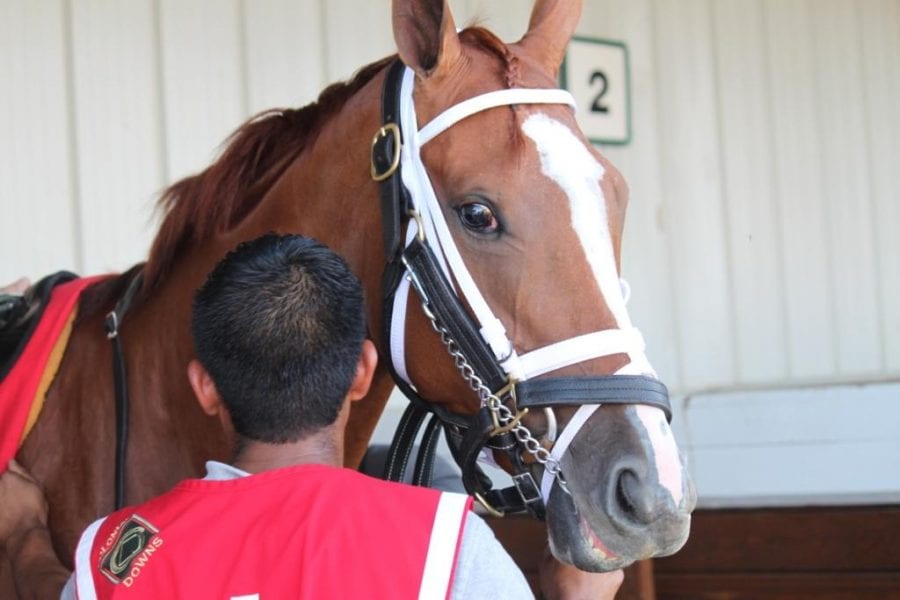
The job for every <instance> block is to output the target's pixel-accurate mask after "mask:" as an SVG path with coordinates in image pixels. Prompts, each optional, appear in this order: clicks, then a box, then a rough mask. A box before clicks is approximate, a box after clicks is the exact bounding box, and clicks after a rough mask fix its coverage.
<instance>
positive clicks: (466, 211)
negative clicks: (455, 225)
mask: <svg viewBox="0 0 900 600" xmlns="http://www.w3.org/2000/svg"><path fill="white" fill-rule="evenodd" d="M458 212H459V220H460V221H461V222H462V224H463V226H464V227H465V228H466V229H469V230H470V231H474V232H475V233H496V232H497V231H498V230H499V229H500V223H499V222H498V221H497V217H495V216H494V211H493V210H491V208H490V207H489V206H487V205H485V204H480V203H477V202H472V203H470V204H463V205H462V206H460V207H459V209H458Z"/></svg>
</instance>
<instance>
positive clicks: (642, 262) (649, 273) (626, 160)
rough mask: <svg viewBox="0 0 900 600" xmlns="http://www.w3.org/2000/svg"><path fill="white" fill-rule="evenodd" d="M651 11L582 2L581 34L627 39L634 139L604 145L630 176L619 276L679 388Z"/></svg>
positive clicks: (653, 351)
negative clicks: (663, 202)
mask: <svg viewBox="0 0 900 600" xmlns="http://www.w3.org/2000/svg"><path fill="white" fill-rule="evenodd" d="M652 25H653V13H652V10H651V4H650V2H649V1H647V0H641V1H634V0H617V1H615V2H604V3H599V2H591V3H588V4H587V5H586V6H585V11H584V16H583V17H582V20H581V25H580V26H579V30H578V31H579V33H582V34H583V35H586V36H592V37H601V38H607V39H612V40H627V41H628V51H629V56H630V63H631V81H632V90H631V110H632V123H633V131H632V140H631V143H630V144H628V145H627V146H603V147H601V148H600V151H601V152H602V153H603V154H604V155H606V157H607V158H609V159H610V160H611V161H612V162H613V163H614V164H615V165H616V167H618V169H619V170H620V171H621V172H622V174H623V175H624V177H625V179H626V180H627V181H628V186H629V188H630V192H631V193H630V198H631V199H630V201H629V205H628V213H627V216H626V218H625V235H624V239H623V242H622V275H623V276H624V277H625V279H627V280H628V282H629V284H630V285H631V291H632V293H631V301H630V303H629V307H628V310H629V313H630V315H631V318H632V320H633V322H634V323H635V325H636V326H637V327H638V328H640V330H641V331H642V333H643V334H644V338H645V339H646V341H647V355H648V356H649V357H650V360H651V362H652V364H653V367H654V368H655V369H656V371H657V373H658V374H659V376H660V378H661V379H662V380H663V381H665V383H666V385H668V386H669V388H670V389H672V390H677V389H680V388H681V387H682V381H681V373H680V372H679V369H678V337H677V330H676V327H675V312H674V307H673V304H672V296H673V292H672V289H673V288H672V286H673V281H672V273H671V266H670V262H669V255H668V250H667V239H666V238H667V236H668V235H671V234H672V232H671V231H667V230H666V228H665V223H664V221H663V218H662V200H663V194H664V192H663V183H662V178H661V174H660V170H661V165H660V164H659V156H660V146H661V144H662V143H663V141H662V140H661V139H660V132H659V130H658V129H657V128H656V127H655V126H654V124H655V123H657V122H658V119H659V114H658V107H657V105H656V102H655V100H656V97H657V94H658V93H659V91H658V90H657V85H658V82H657V77H656V63H655V56H654V40H653V26H652Z"/></svg>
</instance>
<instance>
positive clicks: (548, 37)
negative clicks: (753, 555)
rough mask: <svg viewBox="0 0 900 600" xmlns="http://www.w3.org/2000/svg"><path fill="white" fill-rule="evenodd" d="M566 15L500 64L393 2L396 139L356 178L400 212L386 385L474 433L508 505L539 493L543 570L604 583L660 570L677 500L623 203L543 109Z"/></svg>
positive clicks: (427, 14)
mask: <svg viewBox="0 0 900 600" xmlns="http://www.w3.org/2000/svg"><path fill="white" fill-rule="evenodd" d="M580 12H581V3H580V2H573V1H568V0H538V2H537V3H536V5H535V7H534V9H533V13H532V16H531V21H530V23H529V28H528V32H527V33H526V34H525V36H524V37H523V38H522V39H521V40H520V41H518V42H517V43H514V44H509V45H507V44H504V43H503V42H501V41H500V40H498V39H497V38H496V37H494V36H493V35H492V34H490V33H488V32H486V31H485V30H483V29H479V28H472V29H466V30H464V31H461V32H458V31H457V28H456V25H455V23H454V21H453V17H452V15H451V13H450V10H449V8H448V6H447V3H446V2H443V1H424V0H395V1H394V7H393V25H394V36H395V39H396V42H397V47H398V49H399V57H400V59H401V60H402V62H403V63H404V64H405V66H406V69H405V72H402V73H399V74H398V86H399V88H398V94H397V97H398V100H397V106H396V107H395V109H396V112H398V113H399V121H400V124H401V127H400V129H402V133H394V132H391V131H389V130H386V129H382V130H381V131H380V132H379V134H378V135H376V139H375V142H374V146H375V147H379V146H381V145H384V142H385V140H386V139H387V138H389V137H391V136H393V135H396V136H397V137H398V138H399V137H402V150H401V149H400V144H399V143H398V144H396V148H397V150H396V152H397V154H396V155H394V158H395V159H396V160H393V161H391V160H386V161H383V163H384V165H382V166H381V167H379V166H377V165H374V164H373V175H374V176H376V178H378V179H384V178H389V177H391V176H393V175H396V176H397V177H398V178H401V179H402V182H403V184H404V188H405V190H407V191H408V194H409V198H408V199H407V200H406V203H407V204H409V206H406V209H407V210H408V215H409V221H408V223H409V224H408V226H407V230H406V236H405V239H398V238H399V236H398V235H397V234H396V232H394V233H392V232H390V231H388V230H390V224H386V227H387V230H386V231H388V232H387V234H386V243H387V244H388V252H389V257H391V256H393V258H394V263H395V266H396V267H397V274H396V275H395V276H394V277H393V284H392V285H389V286H387V287H389V288H393V289H396V291H395V292H394V293H393V294H389V301H391V306H390V307H389V308H390V312H389V313H388V312H386V314H389V315H390V316H388V317H386V319H385V320H386V321H387V322H388V324H389V326H390V333H389V334H388V335H389V336H390V338H391V339H392V342H391V355H392V363H393V365H392V366H393V368H394V370H395V371H396V373H397V375H398V377H399V378H400V380H401V382H404V383H403V385H404V387H406V388H407V389H408V390H409V391H411V392H412V393H416V394H419V395H420V396H422V397H423V398H427V399H428V400H429V401H430V402H432V403H434V404H435V405H438V406H440V407H441V408H442V409H443V410H444V411H445V412H446V414H448V415H475V416H477V415H479V414H482V415H485V417H484V419H485V420H487V421H489V420H490V419H493V421H494V422H493V426H491V425H490V423H488V426H487V427H486V429H485V431H486V433H485V436H484V437H485V439H487V442H486V443H487V445H488V447H492V448H495V449H494V450H493V454H494V458H495V460H496V461H497V462H498V463H499V464H501V465H502V466H504V468H506V469H507V470H510V471H511V472H513V473H519V474H522V473H525V474H527V475H525V476H524V477H525V479H530V480H531V481H532V482H534V485H533V486H531V489H530V490H529V489H525V490H524V491H523V490H522V487H521V486H519V491H520V494H521V495H522V496H523V498H525V499H526V500H528V498H527V497H528V496H529V495H531V496H535V494H537V492H538V491H539V492H540V496H541V500H542V501H543V502H542V504H543V505H544V507H545V509H546V513H545V514H546V521H547V526H548V532H549V539H550V546H551V549H552V551H553V553H554V554H555V556H556V557H557V558H559V559H560V560H562V561H564V562H567V563H570V564H574V565H575V566H577V567H579V568H581V569H583V570H588V571H607V570H613V569H617V568H620V567H623V566H626V565H628V564H630V563H631V562H633V561H634V560H638V559H642V558H647V557H651V556H658V555H665V554H670V553H673V552H675V551H676V550H678V549H679V548H680V547H681V546H682V545H683V544H684V542H685V541H686V539H687V535H688V530H689V524H690V513H691V511H692V510H693V507H694V505H695V503H696V495H695V492H694V488H693V485H692V483H691V481H690V479H689V476H688V474H687V472H686V470H685V468H684V466H683V463H682V460H681V458H680V456H679V452H678V448H677V446H676V443H675V441H674V439H673V434H672V431H671V429H670V427H669V423H668V418H670V416H671V415H670V414H668V407H667V403H668V400H667V395H666V392H665V388H664V387H663V386H662V385H661V384H660V383H659V382H658V381H657V380H656V374H655V372H654V370H653V368H652V366H651V364H650V362H649V361H648V359H647V357H646V356H645V354H644V344H643V340H642V338H641V336H640V334H639V333H638V331H637V329H635V328H634V326H633V325H632V323H631V320H630V318H629V315H628V311H627V308H626V300H627V297H626V296H627V289H626V286H625V285H623V284H622V283H621V281H620V277H619V273H620V264H621V260H620V259H621V242H622V234H623V226H624V217H625V210H626V205H627V201H628V187H627V185H626V183H625V180H624V179H623V177H622V175H621V174H620V173H619V172H618V171H617V170H616V168H615V167H614V166H613V165H612V164H610V163H609V161H608V160H606V159H605V158H604V157H603V156H602V155H601V154H600V153H599V152H598V151H597V150H596V149H595V148H594V147H593V146H592V145H591V144H590V143H589V142H588V141H587V140H586V138H585V136H584V134H583V133H582V132H581V131H580V129H579V127H578V125H577V123H576V121H575V116H574V111H573V108H572V106H571V105H570V103H571V100H570V97H569V96H568V95H567V94H566V93H565V92H563V91H561V90H556V89H555V88H556V87H557V85H556V83H557V74H558V69H559V66H560V64H561V62H562V59H563V56H564V53H565V49H566V47H567V44H568V42H569V40H570V38H571V35H572V33H573V32H574V29H575V27H576V25H577V23H578V20H579V17H580ZM385 93H386V94H390V93H391V92H390V90H389V89H388V88H387V87H386V88H385ZM394 141H396V142H399V139H396V140H394ZM388 145H390V144H388ZM392 152H393V150H392ZM375 162H377V161H375ZM390 162H393V163H395V165H394V166H399V170H398V172H397V173H394V169H393V168H392V167H390V166H385V165H387V163H390ZM406 217H407V215H402V218H403V220H404V222H405V219H406ZM404 276H405V278H404ZM388 279H390V278H388ZM432 280H441V281H443V282H444V284H446V290H449V294H450V295H451V296H452V298H450V299H447V298H443V297H442V296H443V295H444V292H446V290H444V291H442V289H441V287H440V284H441V281H437V282H435V281H432ZM394 284H395V285H394ZM448 302H449V303H450V304H454V303H455V304H456V305H458V307H459V308H460V309H461V311H457V313H459V312H462V313H464V314H465V317H464V318H462V320H463V321H465V320H468V321H469V322H470V325H471V326H470V327H468V326H466V324H465V323H462V324H461V325H460V324H457V326H456V327H455V328H454V326H453V323H452V322H453V321H454V320H460V317H459V314H456V313H454V310H455V309H454V307H453V306H450V307H449V308H448V307H446V306H445V307H444V308H443V310H440V308H441V305H442V304H447V303H448ZM420 303H421V304H422V306H420ZM423 309H424V310H423ZM466 327H468V329H466ZM460 328H462V329H460ZM434 330H436V331H437V332H438V333H437V334H436V333H435V331H434ZM398 331H399V333H400V335H398ZM404 332H405V334H404ZM473 332H474V333H473ZM457 338H477V339H474V340H472V339H468V341H467V340H465V339H457ZM448 350H449V351H450V353H449V354H450V355H452V357H451V356H450V355H448ZM485 370H486V371H485ZM461 373H462V374H463V377H460V374H461ZM498 375H499V377H498ZM473 376H474V378H473ZM473 390H475V392H476V393H473ZM501 406H502V407H501ZM526 407H527V408H528V409H529V410H527V411H526V410H525V408H526ZM472 418H474V417H472ZM476 421H477V419H476ZM449 430H450V431H449V436H450V438H451V441H452V439H453V438H454V434H455V437H456V438H457V440H456V445H458V446H462V445H463V444H464V440H463V438H466V437H467V433H466V432H465V431H462V430H460V429H459V428H456V427H455V426H454V425H453V424H452V419H451V424H450V425H449ZM468 437H471V438H474V437H477V435H475V436H473V435H470V434H469V435H468ZM511 445H512V448H510V446H511ZM500 447H503V448H505V449H504V450H498V449H497V448H500ZM466 452H467V451H466V450H465V449H462V450H459V449H457V454H460V453H462V454H465V453H466ZM458 458H459V457H458ZM475 479H478V476H475ZM525 479H521V478H520V479H517V480H516V482H517V486H518V485H519V484H520V483H522V485H523V486H525V487H526V488H528V487H529V486H530V484H529V482H528V481H526V480H525ZM470 483H471V482H470ZM478 489H479V488H478V487H477V486H476V491H477V490H478ZM470 491H471V490H470ZM481 499H482V500H484V498H481ZM533 499H534V498H531V500H533ZM485 503H486V504H488V505H490V502H489V501H488V502H485ZM539 512H540V513H543V507H542V508H541V509H539Z"/></svg>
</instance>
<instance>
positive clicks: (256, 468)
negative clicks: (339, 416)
mask: <svg viewBox="0 0 900 600" xmlns="http://www.w3.org/2000/svg"><path fill="white" fill-rule="evenodd" d="M343 458H344V457H343V444H339V443H337V440H335V439H334V436H333V435H330V434H328V433H326V432H320V433H317V434H314V435H311V436H309V437H307V438H304V439H302V440H299V441H296V442H289V443H285V444H267V443H265V442H259V441H255V440H246V439H245V440H243V444H242V446H241V448H240V450H239V452H238V453H237V456H236V457H235V458H234V460H232V461H231V462H232V464H233V465H234V466H235V467H237V468H238V469H242V470H244V471H247V472H248V473H262V472H263V471H271V470H272V469H280V468H282V467H292V466H295V465H307V464H316V465H330V466H335V467H340V466H342V465H343Z"/></svg>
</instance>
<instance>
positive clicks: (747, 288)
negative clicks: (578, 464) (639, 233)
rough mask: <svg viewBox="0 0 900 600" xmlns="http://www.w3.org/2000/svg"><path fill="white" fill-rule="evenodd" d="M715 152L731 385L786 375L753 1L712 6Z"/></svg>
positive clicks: (762, 70) (759, 22) (758, 18)
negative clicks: (724, 240)
mask: <svg viewBox="0 0 900 600" xmlns="http://www.w3.org/2000/svg"><path fill="white" fill-rule="evenodd" d="M712 8H713V17H714V29H715V45H714V48H713V55H714V56H715V63H716V72H717V89H718V111H719V122H720V124H721V132H720V133H721V139H720V147H721V153H722V168H723V177H724V182H725V186H724V200H725V202H726V203H727V207H728V209H727V216H728V223H727V234H728V244H729V255H730V258H731V263H730V265H729V266H730V270H731V273H732V275H731V281H732V286H733V287H732V290H733V298H732V301H733V307H734V313H735V331H734V335H735V345H736V348H737V360H736V367H737V373H736V378H735V379H736V381H737V382H738V383H757V382H767V381H777V380H780V379H783V378H784V376H785V375H787V364H786V363H787V361H786V351H785V345H786V344H785V336H784V330H785V320H784V311H783V300H782V298H783V296H782V292H783V287H782V282H783V276H782V269H781V255H782V248H781V246H782V240H781V236H780V232H779V227H778V226H777V225H778V223H777V218H776V208H775V204H774V198H773V196H772V171H773V164H772V155H771V154H770V152H769V151H768V149H769V147H770V145H771V143H772V137H771V128H770V125H771V115H770V111H769V96H768V89H767V72H766V61H765V55H766V48H765V44H764V37H763V35H762V34H763V15H762V9H761V6H760V4H759V3H758V2H713V3H712Z"/></svg>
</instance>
